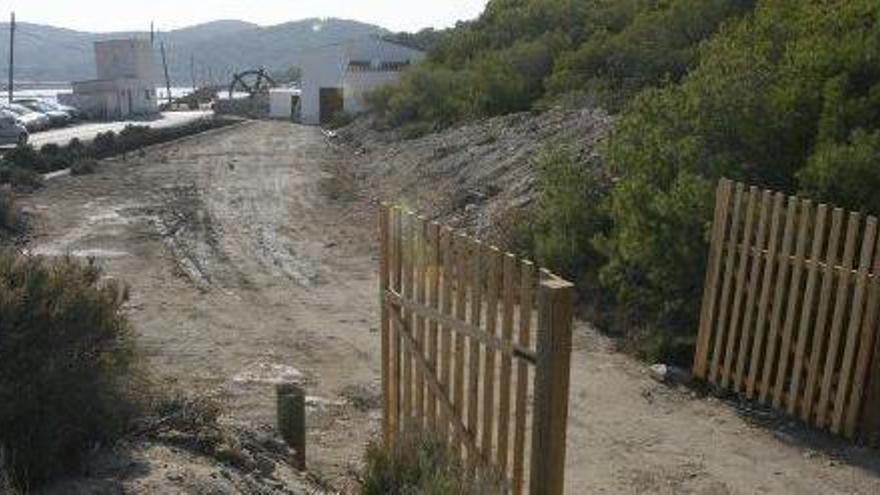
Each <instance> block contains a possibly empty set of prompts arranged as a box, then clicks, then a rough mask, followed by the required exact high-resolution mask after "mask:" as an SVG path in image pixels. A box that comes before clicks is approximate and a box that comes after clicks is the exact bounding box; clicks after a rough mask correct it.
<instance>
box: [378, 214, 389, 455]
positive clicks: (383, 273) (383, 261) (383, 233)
mask: <svg viewBox="0 0 880 495" xmlns="http://www.w3.org/2000/svg"><path fill="white" fill-rule="evenodd" d="M389 214H390V208H389V206H388V204H387V203H382V205H381V206H380V207H379V319H380V322H381V332H382V333H381V339H382V440H383V442H384V445H385V447H386V448H390V447H391V442H392V440H391V432H392V429H391V407H390V406H391V403H390V401H389V399H390V397H391V368H390V366H391V329H390V326H391V325H390V320H389V319H388V318H389V315H388V302H387V301H386V295H387V293H388V285H389V280H390V277H389V274H390V271H389V264H388V262H389V259H388V258H389V242H388V240H389V239H388V236H389V225H390V221H389V218H388V215H389Z"/></svg>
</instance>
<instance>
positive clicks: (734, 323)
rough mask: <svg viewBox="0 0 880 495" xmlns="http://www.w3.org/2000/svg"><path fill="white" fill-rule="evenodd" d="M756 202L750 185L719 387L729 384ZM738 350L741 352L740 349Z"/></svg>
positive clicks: (756, 197)
mask: <svg viewBox="0 0 880 495" xmlns="http://www.w3.org/2000/svg"><path fill="white" fill-rule="evenodd" d="M757 203H758V188H757V187H755V186H752V187H750V188H749V199H748V203H747V206H746V225H745V230H744V231H743V241H742V244H740V245H738V246H737V251H738V252H739V268H738V269H737V273H736V289H735V290H734V292H733V312H732V313H731V315H730V325H729V326H728V328H727V350H726V351H725V353H724V372H723V374H722V375H721V387H722V388H727V387H728V386H729V385H730V378H731V370H732V367H733V358H734V356H735V355H736V354H737V349H736V342H737V337H739V332H740V327H739V324H740V321H741V318H742V298H743V295H744V294H743V293H744V292H745V286H746V273H747V269H748V266H749V260H750V259H751V258H752V257H751V256H750V254H751V250H752V236H753V235H754V224H755V208H756V206H757ZM739 352H742V350H740V351H739Z"/></svg>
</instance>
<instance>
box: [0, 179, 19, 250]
mask: <svg viewBox="0 0 880 495" xmlns="http://www.w3.org/2000/svg"><path fill="white" fill-rule="evenodd" d="M21 225H22V216H21V210H19V209H18V206H17V205H16V204H15V195H13V194H12V191H10V190H8V189H5V188H2V187H0V244H3V240H4V238H5V237H7V235H8V234H9V233H12V232H15V231H17V230H19V229H20V228H21Z"/></svg>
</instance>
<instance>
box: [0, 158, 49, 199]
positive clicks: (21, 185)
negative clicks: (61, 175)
mask: <svg viewBox="0 0 880 495" xmlns="http://www.w3.org/2000/svg"><path fill="white" fill-rule="evenodd" d="M43 182H44V181H43V176H42V175H40V174H39V173H38V172H35V171H33V170H31V169H24V168H21V167H14V166H9V165H6V164H0V185H9V186H11V187H12V188H13V189H14V190H16V191H20V192H32V191H35V190H37V189H39V188H41V187H43Z"/></svg>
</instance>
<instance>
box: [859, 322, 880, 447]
mask: <svg viewBox="0 0 880 495" xmlns="http://www.w3.org/2000/svg"><path fill="white" fill-rule="evenodd" d="M874 311H875V312H876V308H875V309H874ZM872 347H873V349H872V351H871V352H872V355H873V361H872V363H871V364H870V368H869V370H870V373H869V374H868V380H867V387H866V389H865V406H864V410H863V411H861V413H862V421H861V426H860V428H861V438H862V439H863V440H864V441H865V443H867V444H868V445H870V446H872V447H880V332H878V334H877V335H876V336H875V338H874V343H873V345H872Z"/></svg>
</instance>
